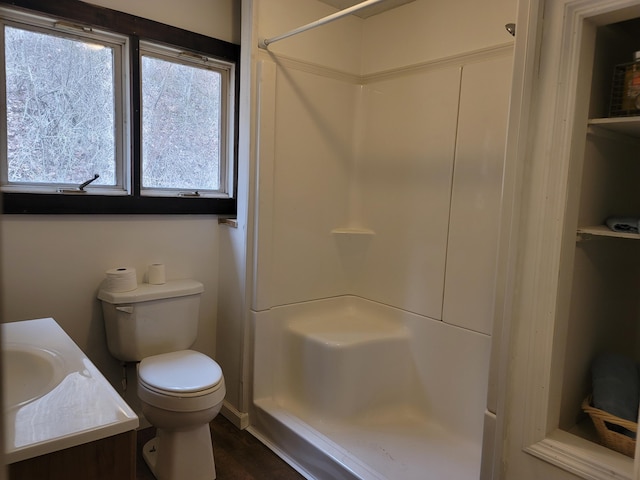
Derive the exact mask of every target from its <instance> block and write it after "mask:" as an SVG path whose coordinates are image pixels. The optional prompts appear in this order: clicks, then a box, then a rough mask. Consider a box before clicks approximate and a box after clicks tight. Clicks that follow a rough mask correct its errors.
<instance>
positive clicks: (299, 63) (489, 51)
mask: <svg viewBox="0 0 640 480" xmlns="http://www.w3.org/2000/svg"><path fill="white" fill-rule="evenodd" d="M513 46H514V44H513V42H508V43H502V44H499V45H494V46H491V47H486V48H481V49H478V50H474V51H471V52H464V53H461V54H457V55H450V56H447V57H442V58H436V59H434V60H427V61H425V62H420V63H416V64H413V65H405V66H402V67H398V68H392V69H389V70H384V71H381V72H375V73H371V74H365V75H358V74H355V73H348V72H344V71H342V70H337V69H333V68H329V67H325V66H322V65H318V64H315V63H312V62H307V61H304V60H299V59H296V58H292V57H288V56H286V55H280V54H275V53H273V52H270V51H267V52H265V51H263V50H261V51H260V52H258V58H259V59H260V60H267V59H268V60H270V61H272V62H273V63H275V64H276V65H278V67H286V68H292V69H295V70H299V71H302V72H306V73H311V74H314V75H319V76H323V77H328V78H332V79H334V80H339V81H343V82H347V83H353V84H354V85H366V84H369V83H373V82H379V81H382V80H390V79H393V78H397V77H402V76H407V75H412V74H416V73H420V72H423V71H429V70H436V69H440V68H446V67H460V66H464V65H468V64H469V63H477V62H482V61H485V60H487V59H490V58H494V57H499V56H504V55H512V54H513Z"/></svg>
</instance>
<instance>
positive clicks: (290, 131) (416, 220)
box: [247, 0, 514, 480]
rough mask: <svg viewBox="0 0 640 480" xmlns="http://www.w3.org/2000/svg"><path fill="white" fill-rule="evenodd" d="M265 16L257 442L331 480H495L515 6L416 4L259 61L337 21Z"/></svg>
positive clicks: (260, 52)
mask: <svg viewBox="0 0 640 480" xmlns="http://www.w3.org/2000/svg"><path fill="white" fill-rule="evenodd" d="M247 3H251V6H252V8H251V9H250V11H252V12H253V18H252V19H251V20H252V22H251V23H252V24H253V25H254V39H255V42H254V45H253V46H252V48H254V49H255V50H254V52H253V53H254V55H253V62H252V69H253V72H254V75H253V77H254V82H253V86H254V88H255V102H254V105H253V107H254V110H253V111H254V112H255V117H254V121H255V136H254V139H255V142H256V151H255V162H256V163H255V164H256V173H257V175H256V178H257V180H256V185H255V187H256V201H255V232H254V239H253V242H254V243H253V245H254V247H253V251H254V253H253V255H254V273H253V276H254V278H253V293H252V300H251V310H252V312H251V317H252V328H253V337H254V344H255V347H254V352H253V353H254V362H253V363H254V371H253V377H254V381H253V402H252V411H251V413H252V416H251V423H252V428H253V430H254V431H255V432H256V434H257V435H259V436H261V437H262V438H263V439H264V440H265V441H267V442H269V443H270V444H272V445H273V446H274V447H275V448H276V449H278V450H280V451H281V452H284V455H286V456H287V457H288V458H289V460H290V461H291V462H292V463H294V464H296V465H298V466H299V467H300V468H301V469H302V470H304V471H306V472H307V473H308V474H309V475H312V476H314V477H317V478H424V475H425V471H426V470H425V469H426V468H427V465H428V467H429V468H428V470H429V472H431V473H429V474H430V475H433V478H434V479H436V478H437V479H439V480H441V479H445V478H452V479H453V478H455V479H456V480H464V479H467V478H468V479H472V478H478V477H479V474H480V468H481V445H482V436H483V425H484V424H485V417H486V418H488V419H489V420H488V421H489V423H490V422H491V421H492V415H493V414H492V413H491V412H492V407H493V408H494V410H493V411H495V405H492V400H491V398H492V395H491V394H489V411H488V412H486V413H485V409H486V408H487V391H488V373H489V352H490V345H491V333H492V313H493V306H492V302H493V294H494V291H493V289H494V283H495V260H496V254H497V239H498V219H499V215H500V201H501V182H502V170H503V161H504V143H505V130H506V117H507V108H508V99H509V88H510V72H511V61H512V42H513V40H512V38H511V37H510V36H509V35H508V34H507V33H506V32H505V31H504V29H503V27H502V25H504V24H505V23H508V22H509V21H511V20H512V18H508V17H509V14H508V12H510V11H511V10H510V9H513V7H514V6H513V5H511V3H512V2H508V1H500V2H495V5H493V6H491V7H489V8H488V7H487V6H486V5H484V6H482V7H480V6H478V5H476V3H477V2H473V1H471V0H468V1H467V0H464V1H460V2H456V5H455V6H452V5H450V3H451V2H447V1H444V0H443V1H436V2H434V1H433V0H429V1H427V0H414V1H410V2H402V3H404V4H403V5H400V6H398V7H397V8H393V9H390V10H388V11H385V12H383V13H378V14H376V15H373V16H366V15H364V16H363V17H364V18H361V17H357V16H354V15H349V16H347V17H344V18H341V19H340V20H339V21H335V22H331V23H327V24H325V25H323V26H321V27H319V28H315V29H313V30H309V31H306V32H304V33H302V34H300V35H296V36H295V37H291V38H287V39H286V40H283V41H281V42H278V43H275V41H274V42H273V43H271V44H269V45H268V46H267V48H258V47H257V45H258V40H259V39H262V40H264V39H265V38H267V39H269V38H274V37H275V36H277V35H278V34H280V33H282V32H286V31H290V30H291V29H293V28H295V27H298V26H300V25H305V24H307V23H310V22H313V21H316V20H317V19H318V18H323V17H325V16H326V15H331V14H333V13H335V12H336V9H335V8H334V7H332V6H330V5H327V3H331V2H328V1H327V2H322V1H318V0H303V1H301V0H269V1H268V2H266V1H254V2H247ZM375 3H380V4H382V3H384V2H375ZM395 3H396V5H397V4H398V2H395ZM463 10H464V11H465V12H466V14H465V15H468V16H469V18H466V17H465V18H464V19H462V20H461V19H460V18H459V13H460V11H463ZM433 12H436V13H437V17H434V16H433V15H434V13H433ZM505 12H507V13H506V14H505ZM449 20H451V21H455V22H457V25H459V26H460V27H461V28H460V30H461V32H462V31H466V33H462V34H461V35H462V37H461V38H458V39H457V40H456V42H452V43H447V44H444V43H443V42H442V41H441V39H438V38H436V37H434V35H438V32H439V31H442V30H441V27H440V26H439V25H441V24H443V23H446V22H447V21H449ZM465 23H469V25H468V27H469V28H465V26H466V25H465ZM472 24H473V26H472ZM267 43H269V42H267ZM263 47H264V44H263Z"/></svg>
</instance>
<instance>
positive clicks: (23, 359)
mask: <svg viewBox="0 0 640 480" xmlns="http://www.w3.org/2000/svg"><path fill="white" fill-rule="evenodd" d="M2 367H3V375H4V377H3V383H4V385H3V386H4V388H3V396H4V397H3V399H4V406H5V409H10V408H14V407H17V406H21V405H24V404H26V403H29V402H31V401H33V400H35V399H37V398H40V397H42V396H43V395H45V394H47V393H49V392H50V391H51V390H53V389H54V388H55V387H56V385H58V384H59V383H60V381H61V380H62V377H63V361H62V358H61V357H60V355H58V354H57V353H55V352H53V351H51V350H47V349H44V348H39V347H35V346H33V345H25V344H18V343H9V344H6V345H5V346H4V349H3V351H2Z"/></svg>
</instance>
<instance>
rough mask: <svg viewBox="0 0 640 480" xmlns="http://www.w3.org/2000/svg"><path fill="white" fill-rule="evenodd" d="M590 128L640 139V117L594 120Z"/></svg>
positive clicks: (590, 122) (590, 121) (590, 123)
mask: <svg viewBox="0 0 640 480" xmlns="http://www.w3.org/2000/svg"><path fill="white" fill-rule="evenodd" d="M589 126H591V127H598V128H604V129H606V130H611V131H613V132H618V133H623V134H625V135H630V136H632V137H640V117H610V118H592V119H591V120H589Z"/></svg>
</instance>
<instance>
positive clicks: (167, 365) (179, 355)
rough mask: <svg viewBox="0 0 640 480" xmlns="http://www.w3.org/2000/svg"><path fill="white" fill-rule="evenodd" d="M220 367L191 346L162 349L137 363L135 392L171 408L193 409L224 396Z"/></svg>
mask: <svg viewBox="0 0 640 480" xmlns="http://www.w3.org/2000/svg"><path fill="white" fill-rule="evenodd" d="M225 393H226V390H225V386H224V378H223V376H222V369H221V368H220V366H219V365H218V364H217V363H216V362H215V361H214V360H212V359H211V358H209V357H207V356H206V355H204V354H202V353H199V352H195V351H193V350H181V351H177V352H170V353H163V354H160V355H153V356H151V357H147V358H144V359H143V360H142V361H141V362H140V363H139V364H138V396H139V397H140V399H141V400H142V401H145V402H147V403H149V404H150V405H153V406H155V407H158V408H163V409H165V410H171V411H197V410H204V409H207V408H211V407H213V406H215V405H217V404H218V403H219V402H222V401H223V400H224V395H225Z"/></svg>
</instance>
